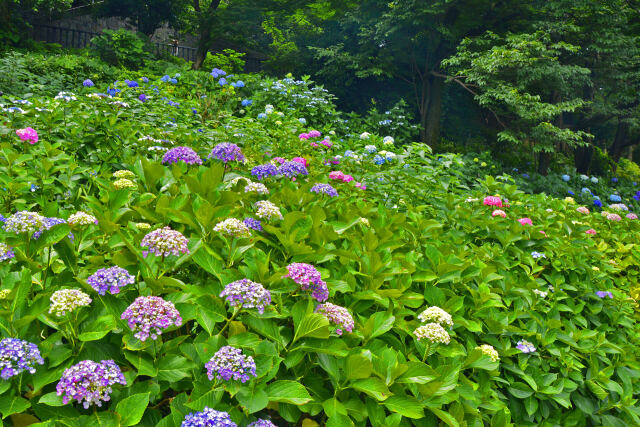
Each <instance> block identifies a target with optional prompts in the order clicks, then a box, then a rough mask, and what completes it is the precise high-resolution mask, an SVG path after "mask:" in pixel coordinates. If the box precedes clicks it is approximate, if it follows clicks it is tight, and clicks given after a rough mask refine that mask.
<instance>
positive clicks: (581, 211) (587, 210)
mask: <svg viewBox="0 0 640 427" xmlns="http://www.w3.org/2000/svg"><path fill="white" fill-rule="evenodd" d="M576 211H578V212H580V213H581V214H585V215H587V214H589V209H588V208H586V207H584V206H579V207H578V208H577V209H576Z"/></svg>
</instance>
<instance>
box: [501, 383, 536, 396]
mask: <svg viewBox="0 0 640 427" xmlns="http://www.w3.org/2000/svg"><path fill="white" fill-rule="evenodd" d="M507 390H509V393H511V394H512V395H513V396H514V397H517V398H518V399H524V398H527V397H529V396H531V395H532V394H533V390H531V388H530V387H529V386H528V385H526V384H525V383H521V382H515V383H513V384H512V385H511V387H507Z"/></svg>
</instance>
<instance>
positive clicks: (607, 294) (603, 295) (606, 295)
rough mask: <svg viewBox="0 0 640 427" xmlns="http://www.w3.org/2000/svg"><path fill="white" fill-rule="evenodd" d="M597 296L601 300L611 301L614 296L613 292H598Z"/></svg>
mask: <svg viewBox="0 0 640 427" xmlns="http://www.w3.org/2000/svg"><path fill="white" fill-rule="evenodd" d="M596 295H597V296H598V297H599V298H606V297H609V298H610V299H613V294H612V293H611V291H597V292H596Z"/></svg>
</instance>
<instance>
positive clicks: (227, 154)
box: [207, 142, 244, 163]
mask: <svg viewBox="0 0 640 427" xmlns="http://www.w3.org/2000/svg"><path fill="white" fill-rule="evenodd" d="M207 158H208V159H218V160H222V161H223V162H224V163H227V162H231V161H235V162H244V154H242V151H241V150H240V147H238V146H237V145H236V144H232V143H230V142H223V143H220V144H218V145H216V146H215V147H213V150H211V154H209V157H207Z"/></svg>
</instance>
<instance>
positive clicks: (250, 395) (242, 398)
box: [236, 388, 269, 414]
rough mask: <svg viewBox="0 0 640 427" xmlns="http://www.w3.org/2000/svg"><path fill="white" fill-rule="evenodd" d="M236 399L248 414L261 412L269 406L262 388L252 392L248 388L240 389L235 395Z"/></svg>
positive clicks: (267, 398) (267, 397)
mask: <svg viewBox="0 0 640 427" xmlns="http://www.w3.org/2000/svg"><path fill="white" fill-rule="evenodd" d="M236 399H237V400H238V402H239V403H240V404H241V405H242V406H243V407H245V408H246V410H247V411H248V412H249V413H250V414H255V413H256V412H258V411H262V410H263V409H264V408H266V407H267V405H268V404H269V396H267V393H266V391H265V390H263V389H262V388H257V389H256V390H253V391H252V390H250V389H248V388H242V389H241V390H240V391H239V392H238V394H236Z"/></svg>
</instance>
